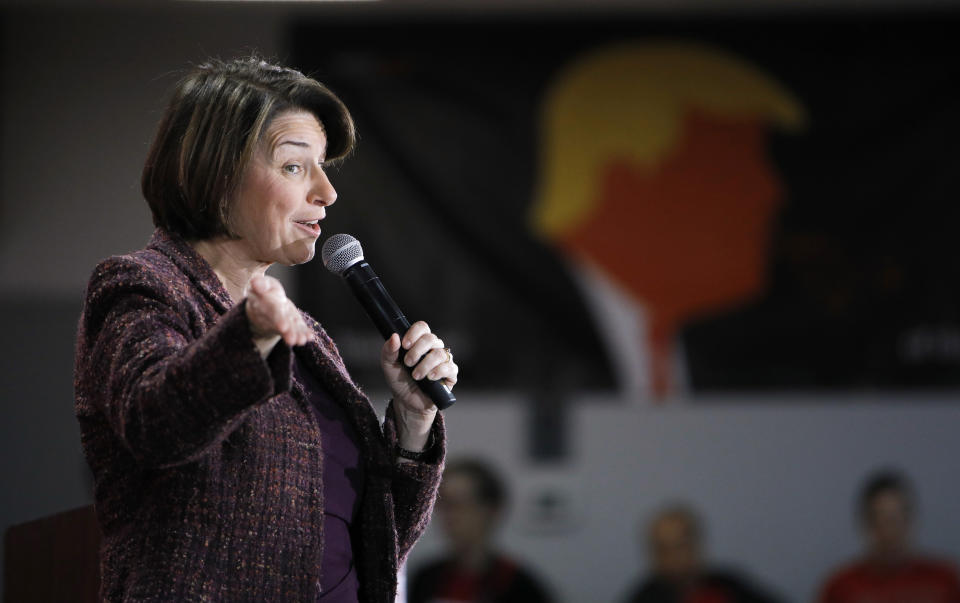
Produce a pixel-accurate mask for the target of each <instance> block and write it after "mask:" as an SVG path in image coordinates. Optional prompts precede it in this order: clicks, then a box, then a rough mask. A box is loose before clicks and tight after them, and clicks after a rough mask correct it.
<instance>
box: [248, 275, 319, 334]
mask: <svg viewBox="0 0 960 603" xmlns="http://www.w3.org/2000/svg"><path fill="white" fill-rule="evenodd" d="M247 298H248V299H247V316H248V317H249V319H250V325H251V327H252V328H253V331H254V335H255V336H257V337H272V336H277V335H279V336H280V337H281V338H283V340H284V341H285V342H286V343H287V344H288V345H291V346H294V345H303V344H305V343H307V342H308V341H309V340H310V338H311V337H312V336H313V332H312V330H311V329H310V327H309V326H308V325H307V323H306V321H305V320H304V319H303V316H301V314H300V311H299V310H298V309H297V307H296V306H295V305H294V304H293V302H292V301H290V300H289V299H288V298H287V296H286V293H285V292H284V290H283V285H281V284H280V281H278V280H277V279H275V278H273V277H269V276H258V277H254V278H253V279H251V281H250V289H249V291H248V293H247Z"/></svg>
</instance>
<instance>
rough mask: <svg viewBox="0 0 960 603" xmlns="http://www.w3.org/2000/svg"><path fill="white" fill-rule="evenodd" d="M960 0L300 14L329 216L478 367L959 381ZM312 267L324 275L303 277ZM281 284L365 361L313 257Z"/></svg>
mask: <svg viewBox="0 0 960 603" xmlns="http://www.w3.org/2000/svg"><path fill="white" fill-rule="evenodd" d="M958 26H960V13H956V12H954V13H945V14H938V15H929V16H916V15H914V16H910V17H906V16H901V15H894V14H884V15H881V16H874V17H867V16H866V15H851V16H838V15H834V16H823V17H822V18H811V17H805V18H794V19H787V18H778V19H769V18H766V19H763V18H749V19H748V18H745V17H741V18H737V19H723V20H720V19H715V20H705V21H700V22H693V23H691V22H689V21H683V22H682V23H681V22H680V21H672V20H665V19H661V20H659V21H651V20H650V19H642V20H641V19H639V18H636V19H621V20H617V21H595V20H586V19H584V20H577V21H573V20H563V19H555V20H552V21H543V22H533V21H516V20H513V21H495V20H487V21H484V20H480V21H475V22H471V23H466V22H463V21H442V20H434V21H418V22H407V23H396V22H394V23H390V24H387V23H384V24H383V25H382V26H374V27H363V28H356V27H352V26H343V25H339V24H337V23H335V22H326V23H306V24H304V23H301V24H298V25H297V26H295V27H294V28H293V31H292V48H293V57H292V62H293V63H294V64H296V65H298V66H299V67H300V68H301V69H303V70H304V71H307V72H311V73H313V74H314V75H315V76H317V77H318V78H319V79H320V80H321V81H323V82H325V83H327V84H328V85H329V86H330V87H332V88H333V89H334V90H335V91H336V92H337V93H339V94H340V95H341V96H342V97H343V99H344V101H345V102H346V103H347V105H348V106H349V107H350V109H351V110H352V111H353V113H354V116H355V118H356V121H357V127H358V131H359V135H360V142H359V145H358V148H357V152H356V154H355V156H354V157H352V158H350V159H348V160H347V161H346V162H345V163H344V164H343V165H342V167H338V168H334V169H333V170H332V173H331V178H332V179H333V181H334V184H335V185H336V186H337V188H338V191H339V193H340V197H339V198H340V200H339V201H338V204H337V206H336V207H335V208H334V209H333V211H332V212H331V214H330V216H331V217H330V218H328V220H327V221H326V222H325V223H324V226H325V235H324V236H326V235H329V234H333V233H335V232H349V233H352V234H354V235H355V236H357V237H358V238H359V239H360V240H361V242H362V243H363V245H364V249H365V250H366V252H367V253H366V255H367V258H368V259H369V260H370V261H371V263H372V264H373V265H374V267H375V269H376V270H377V271H378V272H379V273H380V276H381V278H382V279H383V280H384V282H385V284H386V285H387V287H388V288H389V289H390V290H391V291H392V292H393V294H394V296H395V297H396V298H397V300H398V302H399V303H400V304H401V306H402V307H404V308H405V309H406V312H407V315H408V317H409V318H411V319H412V320H416V319H420V318H424V319H427V320H428V321H430V322H431V324H432V325H433V326H434V327H435V330H437V331H438V332H439V333H441V334H442V335H443V336H444V337H445V339H447V341H448V343H450V344H451V345H452V347H454V349H455V350H456V352H457V354H458V361H459V362H460V364H461V367H462V371H463V375H464V380H465V382H466V383H469V385H470V387H472V388H479V389H504V388H509V389H518V388H519V389H522V390H530V391H542V390H543V389H545V388H546V389H548V390H550V391H558V392H569V391H573V390H589V391H598V390H599V391H612V390H616V391H618V392H621V393H624V394H629V395H632V396H634V397H636V398H639V399H647V400H662V399H668V398H670V397H673V396H677V395H684V394H689V393H693V394H696V393H700V392H717V391H724V390H729V391H755V390H811V389H834V390H860V389H866V388H871V389H872V388H892V389H902V388H932V387H938V388H943V387H949V388H953V387H956V386H958V385H960V253H958V251H957V245H956V243H955V240H956V238H957V237H956V235H955V234H954V233H955V231H956V230H957V229H958V228H960V208H958V199H957V197H958V193H960V110H958V109H957V107H958V106H960V64H958V63H957V62H956V61H955V60H954V59H953V57H954V56H955V55H956V54H957V52H958V51H960V43H958V41H957V37H956V35H955V32H956V31H957V30H958V29H957V28H958ZM321 273H323V274H321ZM298 274H301V275H302V281H301V282H300V293H301V296H300V297H301V303H302V304H303V305H304V307H305V308H306V309H308V310H309V311H310V312H312V313H313V314H314V315H315V316H318V317H320V318H321V319H322V322H323V323H324V324H325V326H326V327H327V328H328V329H329V330H330V331H331V332H333V333H334V335H335V338H336V339H337V341H338V342H340V345H341V348H342V351H343V353H344V355H345V356H346V357H347V361H348V363H349V364H350V365H351V369H352V370H353V371H355V372H356V373H357V374H358V375H361V378H360V380H361V381H364V379H365V377H364V376H362V375H364V373H371V372H373V371H376V370H378V369H377V367H376V364H375V362H374V361H375V359H376V358H377V356H376V350H377V349H378V348H379V345H380V340H379V338H378V337H377V336H376V334H375V332H374V331H373V330H372V329H371V327H370V326H369V325H368V324H367V319H366V317H365V316H363V314H362V313H361V312H360V310H359V309H358V308H357V307H356V305H355V303H354V302H353V301H352V300H351V299H350V298H349V295H348V293H347V291H346V288H345V286H343V285H342V284H340V283H337V282H336V279H335V278H334V277H333V276H331V275H327V274H325V273H324V271H323V268H322V266H321V264H320V262H319V261H315V262H313V263H312V264H311V265H310V266H309V267H308V268H307V269H305V270H301V271H298Z"/></svg>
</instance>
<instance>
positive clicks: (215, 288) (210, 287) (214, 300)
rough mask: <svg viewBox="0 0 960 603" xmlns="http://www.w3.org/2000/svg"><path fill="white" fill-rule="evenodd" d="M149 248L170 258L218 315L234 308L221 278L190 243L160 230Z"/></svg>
mask: <svg viewBox="0 0 960 603" xmlns="http://www.w3.org/2000/svg"><path fill="white" fill-rule="evenodd" d="M147 248H148V249H154V250H156V251H159V252H160V253H162V254H163V255H165V256H167V257H168V258H170V260H171V261H173V263H174V264H176V265H177V267H178V268H179V269H180V270H182V271H183V273H184V274H186V275H187V277H189V278H190V280H191V281H192V282H193V283H194V284H195V285H196V286H197V288H198V289H200V291H201V292H202V293H203V296H204V297H206V298H207V299H208V300H209V301H210V303H211V304H213V307H214V308H216V309H217V312H218V313H220V314H223V313H225V312H226V311H227V310H229V309H230V308H231V307H233V300H231V299H230V294H229V293H227V290H226V289H225V288H224V286H223V283H221V282H220V277H218V276H217V273H216V272H214V271H213V267H211V266H210V264H209V263H208V262H207V260H205V259H203V256H201V255H200V254H199V253H197V250H196V249H194V248H193V247H192V246H191V245H190V243H187V242H186V241H185V240H183V239H182V238H180V237H178V236H176V235H174V234H171V233H169V232H167V231H165V230H163V229H162V228H158V229H156V230H155V231H154V232H153V236H152V237H151V238H150V243H148V244H147Z"/></svg>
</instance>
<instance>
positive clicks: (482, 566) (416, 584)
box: [409, 459, 552, 603]
mask: <svg viewBox="0 0 960 603" xmlns="http://www.w3.org/2000/svg"><path fill="white" fill-rule="evenodd" d="M506 499H507V492H506V488H505V486H504V484H503V482H502V481H501V479H500V478H499V477H498V476H497V474H496V473H495V472H494V471H493V469H492V468H491V467H489V466H488V465H487V464H485V463H483V462H481V461H479V460H473V459H463V460H459V461H456V462H452V463H448V464H447V468H446V470H445V471H444V472H443V481H442V482H441V483H440V495H439V497H438V499H437V515H438V516H439V518H440V520H441V523H440V525H441V526H442V528H443V531H444V534H445V536H446V538H447V541H448V544H449V553H447V555H445V556H444V557H442V558H440V559H437V560H435V561H433V562H431V563H429V564H428V565H426V566H424V567H422V568H420V569H419V570H418V571H417V572H415V573H414V574H413V576H412V578H411V579H410V589H409V602H410V603H440V602H443V603H453V602H480V601H483V602H484V603H513V602H516V603H539V602H541V601H543V602H546V601H551V600H552V599H551V597H550V595H549V594H548V592H547V590H546V589H545V588H544V587H543V586H542V585H541V584H540V583H539V582H538V581H537V579H536V578H534V577H533V575H532V574H531V573H530V572H529V571H528V570H526V569H524V568H523V567H522V566H521V565H520V564H519V563H518V562H517V561H516V560H514V559H511V558H510V557H508V556H506V555H504V554H503V553H502V552H500V551H497V550H496V547H495V544H494V533H495V532H496V529H497V527H498V526H499V524H500V522H501V520H502V519H503V516H504V510H505V508H506V502H507V500H506Z"/></svg>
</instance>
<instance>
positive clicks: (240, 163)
mask: <svg viewBox="0 0 960 603" xmlns="http://www.w3.org/2000/svg"><path fill="white" fill-rule="evenodd" d="M296 109H300V110H305V111H308V112H310V113H312V114H313V115H314V116H315V117H316V118H317V119H318V120H319V121H320V123H321V125H322V126H323V128H324V131H325V133H326V136H327V154H326V161H327V162H328V163H329V162H331V161H336V160H338V159H341V158H343V157H345V156H346V155H347V154H349V153H350V151H351V150H352V148H353V145H354V142H355V133H354V127H353V119H352V118H351V117H350V112H349V111H347V108H346V106H345V105H344V104H343V102H341V100H340V99H339V98H337V96H336V95H335V94H334V93H333V92H331V91H330V90H329V89H328V88H327V87H326V86H324V85H323V84H321V83H320V82H318V81H316V80H314V79H312V78H309V77H307V76H305V75H303V74H302V73H300V72H299V71H296V70H294V69H290V68H287V67H281V66H279V65H273V64H270V63H268V62H266V61H264V60H261V59H259V58H257V57H251V58H243V59H235V60H231V61H221V60H209V61H207V62H206V63H203V64H201V65H199V66H197V67H195V68H193V69H191V70H190V71H189V72H188V73H187V74H186V75H185V76H184V77H183V78H182V79H181V80H180V81H179V82H178V83H177V86H176V88H175V89H174V92H173V97H172V98H171V99H170V104H169V105H168V106H167V109H166V111H165V112H164V115H163V118H162V119H161V120H160V125H159V126H158V128H157V134H156V137H155V138H154V140H153V144H152V145H151V147H150V153H149V154H148V155H147V160H146V163H145V164H144V166H143V175H142V177H141V187H142V189H143V196H144V198H145V199H146V200H147V203H148V204H149V205H150V210H151V211H152V212H153V223H154V224H155V225H156V226H158V227H160V228H163V229H165V230H167V231H168V232H171V233H174V234H177V235H179V236H181V237H183V238H185V239H187V240H199V239H209V238H212V237H215V236H232V233H231V232H230V228H229V224H228V216H229V209H230V208H229V203H230V199H231V197H232V196H233V193H234V192H235V191H236V188H237V186H238V185H239V183H240V179H241V177H242V176H243V172H244V170H245V169H246V167H247V164H248V163H249V161H250V158H251V157H252V155H253V150H254V147H255V146H256V143H257V141H258V140H259V139H260V136H261V134H262V133H263V132H264V130H265V129H266V128H267V126H268V125H269V124H270V122H271V120H272V119H273V118H274V117H275V116H276V115H277V114H278V113H280V112H283V111H286V110H296Z"/></svg>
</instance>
